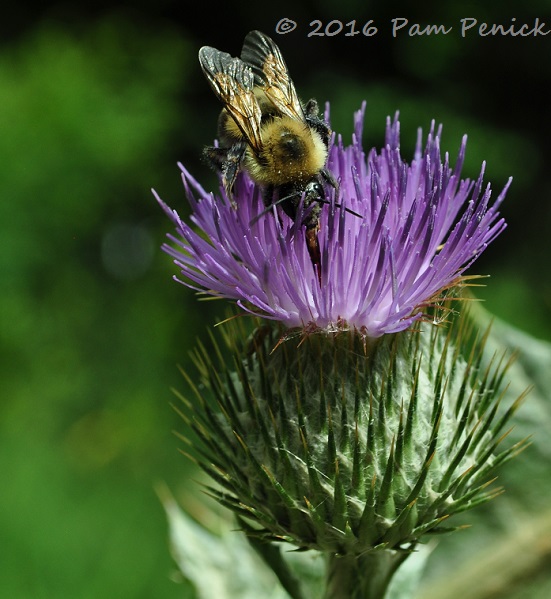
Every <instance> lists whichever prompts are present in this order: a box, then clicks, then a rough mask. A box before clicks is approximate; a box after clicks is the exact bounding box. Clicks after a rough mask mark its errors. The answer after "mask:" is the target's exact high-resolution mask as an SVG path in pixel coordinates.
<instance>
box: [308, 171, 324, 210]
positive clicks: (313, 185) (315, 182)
mask: <svg viewBox="0 0 551 599" xmlns="http://www.w3.org/2000/svg"><path fill="white" fill-rule="evenodd" d="M324 199H325V191H324V189H323V185H322V184H321V183H320V181H319V179H318V178H317V177H315V178H313V179H310V181H308V183H306V186H305V187H304V200H305V203H306V205H307V206H309V205H310V204H312V203H313V202H319V201H323V200H324Z"/></svg>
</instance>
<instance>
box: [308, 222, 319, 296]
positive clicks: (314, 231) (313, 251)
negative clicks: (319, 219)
mask: <svg viewBox="0 0 551 599" xmlns="http://www.w3.org/2000/svg"><path fill="white" fill-rule="evenodd" d="M318 231H319V223H316V225H314V226H307V227H306V231H305V232H304V233H305V236H306V247H307V248H308V253H309V254H310V260H311V261H312V266H313V267H314V271H317V273H318V281H319V284H320V287H321V251H320V244H319V241H318Z"/></svg>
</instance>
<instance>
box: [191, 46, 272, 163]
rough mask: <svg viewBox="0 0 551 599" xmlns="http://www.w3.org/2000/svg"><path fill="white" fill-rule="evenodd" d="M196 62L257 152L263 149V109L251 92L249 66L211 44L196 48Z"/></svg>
mask: <svg viewBox="0 0 551 599" xmlns="http://www.w3.org/2000/svg"><path fill="white" fill-rule="evenodd" d="M199 63H200V64H201V68H202V69H203V73H204V74H205V77H206V78H207V81H208V82H209V83H210V86H211V87H212V89H213V91H214V93H215V94H216V95H217V96H218V99H219V100H221V102H222V103H223V104H224V107H225V108H226V110H227V111H228V113H229V114H230V115H231V117H232V118H233V120H234V121H235V124H236V125H237V126H238V127H239V129H240V131H241V133H243V136H244V137H245V139H246V140H247V142H248V144H249V145H250V146H251V147H252V149H253V151H254V152H255V153H257V154H258V153H259V152H260V150H261V148H262V138H261V135H260V124H261V119H262V112H261V110H260V106H259V105H258V101H257V99H256V96H255V94H254V91H253V90H254V87H255V76H254V74H253V71H252V69H251V67H250V66H249V65H247V64H245V63H244V62H243V61H242V60H241V59H239V58H233V57H232V56H230V55H229V54H227V53H226V52H220V51H219V50H216V48H211V47H210V46H203V47H202V48H201V49H200V50H199Z"/></svg>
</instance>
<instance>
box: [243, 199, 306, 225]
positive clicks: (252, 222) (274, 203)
mask: <svg viewBox="0 0 551 599" xmlns="http://www.w3.org/2000/svg"><path fill="white" fill-rule="evenodd" d="M297 195H299V193H298V192H295V193H292V194H290V195H288V196H285V197H283V198H279V200H277V202H272V203H271V204H270V205H269V206H268V207H267V208H266V209H265V210H263V211H262V212H261V213H260V214H257V215H256V216H255V217H254V218H253V219H252V220H251V222H250V223H249V226H252V225H254V223H256V222H257V221H258V220H260V219H261V218H262V217H263V216H264V215H266V214H268V212H270V211H271V210H272V208H273V207H274V206H277V205H278V204H282V203H283V202H285V201H286V200H289V199H291V198H294V197H295V196H297Z"/></svg>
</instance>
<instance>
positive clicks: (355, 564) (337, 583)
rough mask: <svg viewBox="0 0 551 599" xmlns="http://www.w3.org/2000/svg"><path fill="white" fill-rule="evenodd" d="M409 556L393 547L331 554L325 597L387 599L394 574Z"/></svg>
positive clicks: (327, 598)
mask: <svg viewBox="0 0 551 599" xmlns="http://www.w3.org/2000/svg"><path fill="white" fill-rule="evenodd" d="M408 555H409V554H408V553H407V552H397V551H391V550H388V551H376V552H373V553H369V554H366V555H363V556H354V555H344V556H339V555H335V554H332V555H330V556H329V558H328V563H327V588H326V590H325V595H324V599H384V597H385V594H386V591H387V589H388V586H389V584H390V581H391V580H392V576H393V575H394V573H395V572H396V570H397V569H398V567H399V566H400V564H401V563H402V562H403V561H404V560H405V559H406V558H407V557H408Z"/></svg>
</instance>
